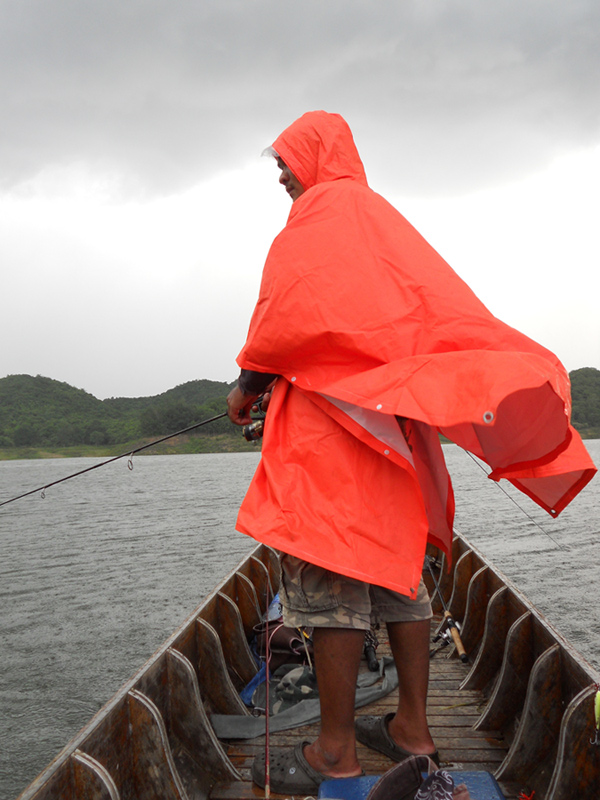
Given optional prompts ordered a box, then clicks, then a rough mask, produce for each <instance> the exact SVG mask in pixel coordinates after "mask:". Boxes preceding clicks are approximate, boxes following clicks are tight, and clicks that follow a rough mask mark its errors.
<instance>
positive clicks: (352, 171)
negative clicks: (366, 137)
mask: <svg viewBox="0 0 600 800" xmlns="http://www.w3.org/2000/svg"><path fill="white" fill-rule="evenodd" d="M273 149H274V150H275V152H276V153H277V154H278V155H279V156H281V158H282V159H283V161H284V162H285V163H286V164H287V166H288V167H289V168H290V169H291V171H292V172H293V173H294V175H295V176H296V177H297V178H298V180H299V181H300V183H301V184H302V188H303V189H305V190H306V189H310V188H311V187H313V186H315V185H316V184H318V183H326V182H328V181H336V180H340V179H342V178H351V179H352V180H355V181H358V182H359V183H362V184H364V185H365V186H366V185H367V178H366V175H365V170H364V167H363V164H362V161H361V160H360V156H359V155H358V150H357V149H356V145H355V144H354V139H353V137H352V131H351V130H350V128H349V127H348V123H347V122H346V120H345V119H344V118H343V117H341V116H340V115H339V114H328V113H327V112H326V111H309V112H307V113H306V114H304V115H303V116H301V117H300V119H298V120H296V122H294V123H292V125H290V127H289V128H286V129H285V131H284V132H283V133H282V134H281V136H279V137H278V138H277V139H276V140H275V142H274V143H273Z"/></svg>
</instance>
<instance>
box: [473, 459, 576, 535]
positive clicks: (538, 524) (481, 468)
mask: <svg viewBox="0 0 600 800" xmlns="http://www.w3.org/2000/svg"><path fill="white" fill-rule="evenodd" d="M461 449H462V450H464V451H465V453H466V454H467V455H468V456H469V458H471V459H473V461H474V462H475V463H476V464H477V466H478V467H479V469H480V470H482V472H483V473H484V474H485V475H489V473H488V472H487V471H486V469H485V467H484V466H483V465H482V464H481V463H480V461H479V459H478V458H475V456H474V455H473V453H470V452H469V451H468V450H465V448H464V447H463V448H461ZM494 483H495V484H496V486H497V487H498V489H500V491H501V492H503V493H504V494H505V495H506V497H508V499H509V500H510V501H511V502H513V503H514V504H515V505H516V507H517V508H518V509H519V511H522V512H523V514H525V516H526V517H527V518H528V519H529V520H530V521H531V522H533V524H534V525H535V526H536V528H539V529H540V530H541V532H542V533H543V534H544V535H545V536H547V537H548V539H550V541H552V542H554V544H555V545H556V546H557V547H558V548H560V549H561V550H568V549H569V548H568V547H565V546H564V545H562V544H561V543H560V542H557V541H556V539H555V538H554V537H553V536H552V535H551V534H550V533H548V531H546V530H544V528H542V526H541V525H540V523H539V522H538V521H537V520H536V519H534V518H533V517H532V516H531V514H530V513H529V512H528V511H526V510H525V509H524V508H523V506H520V505H519V504H518V503H517V501H516V500H515V498H514V497H511V495H510V494H509V493H508V492H507V491H506V489H505V488H504V486H501V485H500V482H499V481H494Z"/></svg>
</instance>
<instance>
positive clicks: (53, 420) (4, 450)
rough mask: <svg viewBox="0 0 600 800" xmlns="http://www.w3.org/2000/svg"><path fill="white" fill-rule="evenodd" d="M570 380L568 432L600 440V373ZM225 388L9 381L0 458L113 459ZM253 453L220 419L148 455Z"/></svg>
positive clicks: (216, 401)
mask: <svg viewBox="0 0 600 800" xmlns="http://www.w3.org/2000/svg"><path fill="white" fill-rule="evenodd" d="M571 382H572V394H573V424H574V426H575V427H576V428H577V429H578V430H579V432H580V433H581V434H582V435H583V436H584V437H587V438H597V437H600V370H597V369H594V368H593V367H584V368H583V369H578V370H574V371H573V372H571ZM232 385H233V384H231V383H225V382H221V381H210V380H196V381H189V382H188V383H183V384H181V385H180V386H175V387H174V388H173V389H169V390H168V391H166V392H163V393H162V394H159V395H154V396H152V397H111V398H108V399H106V400H98V398H96V397H94V396H93V395H91V394H89V392H86V391H84V390H83V389H76V388H75V387H73V386H69V384H67V383H61V382H60V381H55V380H52V379H51V378H44V377H42V376H41V375H37V376H36V377H32V376H31V375H9V376H8V377H6V378H1V379H0V459H1V458H28V457H32V458H39V457H41V456H44V455H63V454H64V455H114V454H115V453H118V452H123V451H125V450H127V448H128V447H131V448H132V449H133V447H134V446H136V445H139V444H141V443H146V442H147V441H150V440H152V439H155V438H160V437H161V436H166V435H167V434H170V433H173V432H174V431H178V430H181V429H183V428H187V427H189V426H190V425H193V424H194V423H196V422H201V421H202V420H204V419H209V418H210V417H213V416H216V415H217V414H220V413H221V412H223V411H225V409H226V402H225V399H226V397H227V395H228V393H229V390H230V389H231V387H232ZM255 447H256V445H254V444H249V443H247V442H246V441H245V440H244V438H243V437H242V435H241V431H239V430H238V429H237V428H235V427H234V426H232V425H231V423H230V422H229V420H228V419H226V418H225V419H221V420H217V421H216V422H213V423H211V424H210V425H207V426H206V427H203V428H200V429H198V431H196V432H194V434H193V435H187V436H185V437H178V438H177V439H174V440H170V441H169V442H168V443H165V444H164V445H161V446H160V447H159V448H156V449H154V450H152V451H151V452H221V451H232V450H247V449H253V448H255ZM149 452H150V451H149Z"/></svg>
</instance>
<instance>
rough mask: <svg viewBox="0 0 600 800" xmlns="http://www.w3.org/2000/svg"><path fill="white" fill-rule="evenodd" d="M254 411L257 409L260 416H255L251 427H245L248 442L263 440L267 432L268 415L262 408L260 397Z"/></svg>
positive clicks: (245, 437)
mask: <svg viewBox="0 0 600 800" xmlns="http://www.w3.org/2000/svg"><path fill="white" fill-rule="evenodd" d="M254 409H256V413H257V415H258V416H256V417H254V416H253V417H252V419H253V422H251V423H250V424H249V425H244V427H243V428H242V433H243V434H244V439H245V440H246V441H247V442H256V441H258V439H262V437H263V433H264V430H265V417H266V416H267V415H266V412H265V411H263V408H262V397H259V398H258V400H257V401H256V403H254V405H253V406H252V410H254Z"/></svg>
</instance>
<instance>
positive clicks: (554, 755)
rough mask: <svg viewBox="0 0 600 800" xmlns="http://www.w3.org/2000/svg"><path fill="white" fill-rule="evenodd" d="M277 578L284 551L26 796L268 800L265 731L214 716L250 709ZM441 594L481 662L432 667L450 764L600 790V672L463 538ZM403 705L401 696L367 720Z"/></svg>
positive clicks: (205, 614) (435, 716)
mask: <svg viewBox="0 0 600 800" xmlns="http://www.w3.org/2000/svg"><path fill="white" fill-rule="evenodd" d="M441 561H443V559H441ZM425 578H426V580H428V582H429V588H430V591H432V590H433V589H434V585H433V582H432V580H431V578H430V577H429V576H428V574H427V573H426V574H425ZM277 583H278V567H277V558H276V554H275V553H274V552H273V551H272V550H270V549H269V548H267V547H265V546H263V545H259V546H258V547H257V548H256V549H255V550H254V551H253V552H252V553H251V554H250V555H249V556H248V557H247V558H246V559H245V560H244V561H243V562H242V564H241V565H240V566H239V567H238V568H237V569H235V570H234V571H233V572H232V573H231V574H230V575H228V576H227V577H226V578H225V579H224V580H223V581H222V583H221V584H220V585H219V586H218V587H217V588H216V589H215V590H214V591H213V592H212V594H210V595H209V596H208V597H207V598H206V599H205V600H204V602H203V603H202V604H201V605H200V606H199V607H198V608H197V609H196V610H195V611H194V613H193V614H192V615H191V616H190V617H189V618H188V619H187V620H186V622H184V624H183V625H182V626H181V627H180V628H179V629H178V630H177V631H176V632H175V633H174V634H173V635H172V636H171V637H170V639H169V640H168V641H167V642H165V644H164V645H163V646H162V647H161V648H160V649H159V650H158V651H157V652H156V653H155V654H154V655H153V656H152V658H151V659H150V660H149V661H148V662H147V663H146V664H145V665H144V666H143V667H142V669H141V670H140V671H139V672H138V673H137V674H136V675H135V676H134V677H133V678H132V679H131V680H130V681H129V682H128V683H126V684H125V685H124V686H123V687H122V689H121V690H120V691H119V692H118V693H117V694H116V695H115V696H114V697H113V698H112V700H110V701H109V702H108V703H107V704H106V706H104V708H102V709H101V710H100V711H99V712H98V713H97V714H96V716H95V717H94V718H93V719H92V721H91V722H90V723H89V724H88V725H87V726H86V727H85V728H84V729H83V730H82V731H81V732H80V733H79V734H78V735H77V736H76V737H75V738H74V739H73V740H72V741H71V742H70V744H68V745H67V747H66V748H65V749H64V750H63V751H62V752H61V753H60V754H59V755H58V756H57V758H56V759H55V760H54V761H53V762H52V763H51V764H50V765H49V766H48V767H47V768H46V769H45V770H44V772H42V774H41V775H40V776H39V777H38V778H37V779H36V780H35V781H34V782H33V783H32V784H31V785H30V786H29V787H28V788H27V789H26V790H25V791H24V792H23V793H22V794H21V796H20V798H19V800H50V798H52V799H53V800H54V799H55V798H66V799H68V800H80V799H81V800H83V799H84V798H85V800H130V798H137V799H138V800H151V799H152V800H158V799H159V798H160V800H244V798H260V797H262V796H263V794H264V793H263V791H262V790H260V789H258V788H257V787H255V786H253V784H252V782H251V779H250V766H251V763H252V759H253V757H254V755H255V754H256V753H257V752H258V751H259V750H260V749H261V748H263V747H264V736H261V737H259V738H256V739H251V740H247V739H246V740H228V741H219V739H218V738H217V737H216V735H215V733H214V730H213V728H212V726H211V723H210V715H211V714H213V713H218V714H242V715H247V714H249V713H250V712H249V711H248V709H247V708H246V706H245V705H244V704H243V703H242V701H241V700H240V697H239V690H240V689H241V688H242V687H243V686H244V685H245V684H246V683H247V682H248V681H249V680H250V679H251V678H252V677H253V676H254V675H255V673H256V671H257V666H256V662H255V659H254V658H253V656H252V653H251V651H250V648H249V646H248V640H249V638H250V637H251V635H252V631H253V628H254V626H255V625H256V624H257V623H258V622H259V620H260V618H261V615H262V610H264V608H265V604H266V601H267V597H268V596H271V597H272V596H273V594H272V593H273V592H274V591H276V590H277ZM432 594H434V592H433V591H432ZM439 594H441V595H442V597H443V599H444V603H445V604H446V606H447V607H448V609H449V611H450V612H451V614H452V616H453V617H454V618H455V619H456V620H458V621H460V622H462V634H461V635H462V641H463V643H464V646H465V649H466V652H467V654H468V657H469V661H468V663H463V662H462V661H461V660H459V659H458V658H457V657H456V653H455V652H454V648H453V646H452V645H450V646H449V647H446V648H444V649H442V650H440V651H439V653H437V654H436V655H435V656H434V657H433V658H432V660H431V680H430V691H429V697H428V716H429V722H430V726H431V729H432V733H433V736H434V739H435V741H436V744H437V746H438V750H439V753H440V757H441V759H442V763H443V764H445V765H446V766H447V768H449V769H452V768H455V769H460V770H483V771H487V772H489V773H493V775H494V776H495V778H496V779H497V781H498V785H499V787H500V789H501V790H502V792H503V794H504V796H505V798H507V800H514V799H515V798H517V797H519V796H521V793H523V795H522V796H525V795H527V796H531V793H532V792H535V800H544V799H545V800H575V798H576V799H577V800H586V798H590V800H591V799H592V798H594V799H595V798H597V797H598V796H600V746H597V745H596V744H594V743H593V740H594V739H595V736H596V730H595V718H594V700H595V695H596V690H597V683H598V682H600V675H599V674H598V673H597V672H596V671H595V670H594V669H593V668H592V667H591V666H590V665H589V664H588V663H587V662H585V661H584V659H583V658H582V657H581V656H579V655H578V653H577V652H576V651H575V650H574V649H573V648H572V647H571V646H570V645H569V644H568V642H566V641H565V640H564V639H563V637H562V636H561V635H560V634H559V633H558V632H557V631H555V630H554V629H553V628H552V626H551V625H550V624H549V623H548V622H547V621H546V620H545V619H544V617H543V616H542V615H541V614H540V613H539V612H538V611H537V610H536V609H535V608H534V607H533V606H532V605H531V604H530V603H529V602H528V601H527V599H526V598H525V597H524V596H523V595H522V594H520V592H519V591H518V590H517V589H516V588H515V587H514V586H513V585H511V583H510V582H509V581H508V580H507V579H506V578H505V577H503V576H502V574H501V573H500V572H498V571H497V570H496V569H495V568H494V567H493V566H492V565H491V564H489V563H488V562H487V561H486V559H485V558H484V557H483V555H482V554H481V553H480V552H478V551H477V550H476V549H475V548H474V547H473V546H472V545H470V544H469V543H468V542H467V541H466V539H465V538H464V537H462V536H460V535H457V536H456V538H455V541H454V552H453V566H452V569H451V570H450V571H447V570H445V569H443V568H442V569H440V572H439ZM439 594H438V593H436V596H435V597H434V598H433V603H434V609H437V612H438V613H437V618H438V621H439V619H440V618H441V615H440V613H439V612H440V610H441V608H442V604H441V602H440V599H439ZM365 669H366V667H365ZM394 705H395V700H394V694H391V695H389V696H387V697H385V698H383V699H380V700H378V701H377V703H376V704H375V706H369V707H364V708H360V709H358V710H357V713H358V714H361V713H371V714H372V713H386V712H387V711H389V710H392V709H393V708H394ZM316 729H317V726H316V725H313V726H304V727H303V728H300V729H296V730H292V731H286V732H282V733H277V734H272V735H271V745H272V746H278V745H282V744H283V745H288V746H290V745H292V744H295V743H296V742H297V741H298V740H299V739H300V738H303V739H310V738H311V737H313V736H314V735H315V733H316ZM359 758H360V760H361V763H362V765H363V767H364V768H365V770H366V772H367V773H368V774H373V775H379V774H382V773H383V772H385V771H386V770H387V769H389V768H390V767H391V766H392V763H391V762H390V761H389V760H388V759H387V758H386V757H385V756H383V755H379V754H378V753H376V752H374V751H372V750H369V749H368V748H365V747H363V746H362V745H359ZM475 800H476V798H475Z"/></svg>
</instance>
